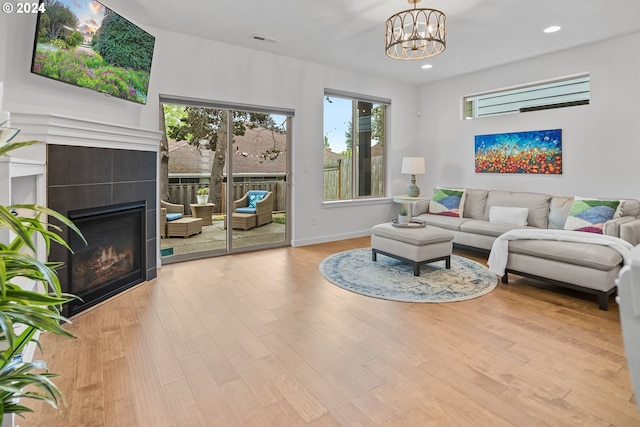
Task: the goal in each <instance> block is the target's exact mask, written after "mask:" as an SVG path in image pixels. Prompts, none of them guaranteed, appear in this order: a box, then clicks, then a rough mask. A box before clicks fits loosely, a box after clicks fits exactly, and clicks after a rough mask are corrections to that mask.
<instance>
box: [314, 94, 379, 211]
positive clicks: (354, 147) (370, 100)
mask: <svg viewBox="0 0 640 427" xmlns="http://www.w3.org/2000/svg"><path fill="white" fill-rule="evenodd" d="M327 98H340V99H343V100H347V101H351V118H350V120H351V123H352V126H351V153H352V154H351V156H350V162H351V177H350V181H351V195H350V197H349V198H336V199H325V197H326V195H325V192H324V190H323V195H322V202H323V205H324V206H337V205H340V206H345V205H350V204H361V203H363V202H369V201H373V202H377V201H379V200H381V199H384V200H386V199H387V198H388V197H387V185H386V184H387V183H386V169H387V150H386V148H387V143H388V127H389V126H388V121H389V110H390V106H391V100H390V99H386V98H380V97H374V96H367V95H362V94H356V93H352V92H345V91H340V90H334V89H325V91H324V94H323V99H324V101H323V117H324V116H326V99H327ZM360 103H367V104H371V115H370V117H371V118H370V126H371V127H373V121H374V113H373V111H374V108H375V107H376V106H378V105H380V106H382V107H383V108H384V109H383V115H384V116H383V120H382V125H383V138H382V141H383V142H382V159H381V163H380V167H381V168H382V170H381V171H380V180H379V181H378V180H376V181H375V182H373V180H370V181H369V184H370V185H371V187H370V188H371V189H370V191H369V193H370V194H366V195H360V194H359V193H360V192H361V189H360V182H361V180H362V176H361V173H360V172H361V166H360V161H359V159H360V153H359V146H358V139H359V136H358V135H359V134H360V133H361V132H362V130H361V129H360V126H359V125H356V126H354V124H357V123H359V119H360V116H359V115H358V111H357V110H358V106H359V104H360ZM324 126H325V124H324V119H323V134H325V135H326V134H327V132H326V129H325V127H324ZM369 141H374V140H373V139H371V138H370V139H369ZM372 147H373V146H372ZM369 158H370V159H373V156H370V157H369ZM372 174H373V169H372V170H370V171H369V176H370V177H371V176H372ZM325 180H326V174H325V166H324V155H323V179H322V184H323V189H324V186H325ZM373 185H379V186H381V189H380V191H374V189H373Z"/></svg>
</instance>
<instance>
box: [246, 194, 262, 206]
mask: <svg viewBox="0 0 640 427" xmlns="http://www.w3.org/2000/svg"><path fill="white" fill-rule="evenodd" d="M264 196H265V195H264V194H249V206H248V207H250V208H253V209H255V208H256V203H257V202H259V201H260V200H262V199H264Z"/></svg>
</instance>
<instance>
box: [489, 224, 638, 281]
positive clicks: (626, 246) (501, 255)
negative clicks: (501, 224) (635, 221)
mask: <svg viewBox="0 0 640 427" xmlns="http://www.w3.org/2000/svg"><path fill="white" fill-rule="evenodd" d="M509 240H559V241H564V242H580V243H591V244H595V245H604V246H609V247H611V248H612V249H615V250H616V251H618V252H620V255H622V257H623V258H624V262H625V264H626V263H627V262H628V260H629V257H630V255H631V249H633V245H632V244H631V243H629V242H627V241H626V240H623V239H620V238H618V237H613V236H605V235H603V234H594V233H585V232H584V231H568V230H545V229H540V230H530V229H527V230H511V231H507V232H506V233H504V234H503V235H501V236H500V237H498V238H497V239H496V240H495V241H494V242H493V246H492V247H491V253H490V254H489V260H488V261H487V263H488V264H489V270H491V272H493V273H495V274H497V275H498V276H504V269H505V268H506V266H507V261H508V259H509Z"/></svg>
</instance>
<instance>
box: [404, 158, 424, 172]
mask: <svg viewBox="0 0 640 427" xmlns="http://www.w3.org/2000/svg"><path fill="white" fill-rule="evenodd" d="M424 172H425V169H424V157H403V158H402V173H406V174H410V175H421V174H423V173H424Z"/></svg>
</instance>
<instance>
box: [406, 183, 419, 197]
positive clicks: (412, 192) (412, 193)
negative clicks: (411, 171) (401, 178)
mask: <svg viewBox="0 0 640 427" xmlns="http://www.w3.org/2000/svg"><path fill="white" fill-rule="evenodd" d="M407 195H408V196H409V197H418V196H419V195H420V188H418V186H417V185H415V184H411V185H409V188H407Z"/></svg>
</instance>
